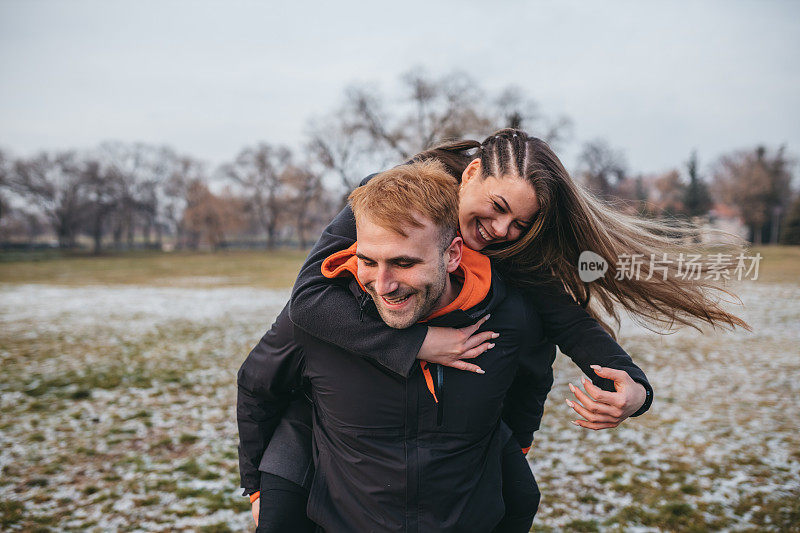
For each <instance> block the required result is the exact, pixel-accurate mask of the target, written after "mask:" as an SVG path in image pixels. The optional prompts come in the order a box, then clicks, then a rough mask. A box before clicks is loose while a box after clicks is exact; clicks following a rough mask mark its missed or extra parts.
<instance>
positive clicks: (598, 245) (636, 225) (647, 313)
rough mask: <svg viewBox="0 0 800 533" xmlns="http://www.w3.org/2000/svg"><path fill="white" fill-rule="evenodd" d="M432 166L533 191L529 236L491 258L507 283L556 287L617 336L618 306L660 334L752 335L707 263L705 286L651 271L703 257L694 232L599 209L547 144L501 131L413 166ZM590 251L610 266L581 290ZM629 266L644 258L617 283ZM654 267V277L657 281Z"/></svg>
mask: <svg viewBox="0 0 800 533" xmlns="http://www.w3.org/2000/svg"><path fill="white" fill-rule="evenodd" d="M431 158H435V159H438V160H439V161H441V162H442V163H443V164H444V166H445V168H447V170H448V171H449V172H450V173H451V174H453V175H454V176H456V178H458V179H459V180H460V179H461V174H462V172H463V171H464V169H465V168H466V166H467V165H468V164H469V163H470V161H472V160H473V159H475V158H479V159H480V160H481V174H482V176H483V177H485V176H495V177H498V178H501V177H509V176H510V177H521V178H524V179H526V180H528V182H529V183H530V184H531V185H532V186H533V189H534V191H535V192H536V196H537V198H538V200H539V205H540V209H539V212H538V213H537V215H536V218H535V220H534V222H533V225H532V226H531V228H530V229H529V230H528V231H527V232H526V233H525V235H523V236H522V238H520V239H519V240H518V241H515V242H513V243H508V244H507V245H505V246H501V247H498V248H493V249H487V250H485V253H486V255H488V256H489V257H491V258H492V260H493V263H494V264H495V265H496V266H497V267H498V268H499V269H500V270H501V271H502V272H503V273H504V275H505V276H506V278H507V279H508V280H509V281H510V282H512V283H515V284H517V285H522V286H536V285H539V284H547V283H553V282H554V281H556V280H557V282H558V283H561V284H563V286H564V287H565V288H566V290H567V291H568V292H569V293H570V294H571V295H572V297H573V298H575V300H576V301H577V302H578V303H580V304H581V305H582V306H584V307H585V308H586V310H587V311H588V312H589V314H590V315H592V317H594V318H595V319H596V320H597V321H598V322H600V323H601V324H602V325H603V326H604V327H605V329H606V330H607V331H608V332H609V333H610V334H611V335H612V336H613V335H615V331H614V329H615V328H612V326H611V323H610V321H609V317H610V318H613V319H614V322H616V325H617V326H618V325H619V321H620V319H619V310H620V307H621V308H624V309H625V310H627V311H628V312H629V314H630V315H631V316H632V318H634V319H636V320H637V321H638V322H640V323H642V324H644V325H645V326H648V327H650V328H652V329H655V330H656V331H660V332H665V331H669V330H672V329H674V328H675V327H676V326H680V325H688V326H692V327H695V328H697V327H698V326H697V322H698V321H702V322H706V323H708V324H711V325H712V326H729V327H731V328H732V327H735V326H741V327H744V328H747V329H749V326H748V325H747V323H746V322H744V321H743V320H742V319H740V318H739V317H737V316H735V315H733V314H731V313H728V312H727V311H725V310H724V309H723V303H724V302H726V301H728V300H727V299H726V298H725V297H726V296H730V297H734V298H735V296H733V295H732V294H731V293H729V292H728V291H726V290H725V289H724V288H723V287H722V286H721V285H720V283H719V282H718V281H714V280H713V276H712V279H706V276H705V275H702V274H703V273H704V272H705V268H706V267H707V264H705V263H703V262H700V263H697V264H699V265H700V269H701V270H700V272H701V276H700V279H686V278H687V276H685V275H683V276H682V275H681V272H679V268H680V266H679V264H677V263H675V262H674V261H673V262H672V263H665V262H661V263H652V262H651V257H654V258H655V259H656V261H658V260H660V259H663V254H665V253H668V254H670V256H671V257H673V258H674V257H676V255H675V254H679V253H683V254H687V255H686V257H688V254H695V255H697V254H700V255H702V254H701V250H699V249H698V248H697V247H696V246H692V245H690V244H687V243H689V242H691V241H692V240H693V238H696V237H697V230H696V229H695V228H692V227H691V226H689V225H688V224H685V223H678V222H677V221H676V222H670V223H666V222H662V221H657V220H650V219H645V218H641V217H636V216H631V215H627V214H625V213H623V212H621V211H620V210H619V209H616V208H615V207H614V206H613V205H611V204H610V203H608V202H605V201H603V200H600V199H599V198H597V197H596V196H594V195H593V194H591V193H590V192H589V191H587V190H586V189H584V188H583V187H582V186H581V185H579V184H578V183H576V182H574V181H573V180H572V178H571V177H570V176H569V174H568V173H567V171H566V170H565V169H564V166H563V165H562V164H561V161H560V160H559V159H558V156H556V154H555V153H554V152H553V151H552V150H551V149H550V147H549V146H548V145H547V143H545V142H544V141H542V140H541V139H538V138H535V137H530V136H528V135H527V134H526V133H525V132H523V131H520V130H515V129H504V130H500V131H498V132H496V133H494V134H493V135H491V136H489V137H488V138H487V139H486V140H485V141H483V142H482V143H480V142H478V141H457V142H450V143H444V144H441V145H439V146H436V147H434V148H432V149H430V150H426V151H424V152H421V153H419V154H417V155H416V156H414V160H424V159H431ZM584 251H591V252H594V253H596V254H597V255H599V256H601V257H602V258H603V259H604V260H605V261H606V263H607V264H608V271H607V272H606V273H605V275H604V276H602V277H601V278H599V279H597V280H596V281H593V282H590V283H586V282H583V281H582V280H581V279H580V275H579V271H578V258H579V256H580V254H581V252H584ZM623 257H628V258H632V257H636V258H639V259H640V263H638V265H639V268H640V272H639V275H637V276H628V275H621V276H618V275H617V265H618V261H619V260H620V258H623ZM653 264H656V265H657V269H653V270H657V272H651V266H653ZM665 269H666V279H664V277H665V275H664V272H665ZM684 274H685V273H684ZM692 277H694V276H692ZM618 278H619V279H618ZM648 278H649V279H648Z"/></svg>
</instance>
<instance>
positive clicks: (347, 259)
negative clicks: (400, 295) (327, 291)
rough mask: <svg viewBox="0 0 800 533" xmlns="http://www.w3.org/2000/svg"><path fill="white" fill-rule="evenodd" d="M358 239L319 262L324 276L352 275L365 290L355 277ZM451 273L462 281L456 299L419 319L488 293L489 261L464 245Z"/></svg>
mask: <svg viewBox="0 0 800 533" xmlns="http://www.w3.org/2000/svg"><path fill="white" fill-rule="evenodd" d="M357 249H358V242H355V243H353V244H352V245H351V246H350V247H349V248H347V249H345V250H341V251H339V252H336V253H334V254H331V255H330V256H328V257H327V258H326V259H325V260H324V261H323V262H322V275H323V276H325V277H326V278H338V277H343V276H348V275H352V276H353V277H354V278H355V279H356V281H357V282H358V284H359V286H360V287H361V288H362V289H363V290H364V291H365V292H366V288H365V287H364V285H363V284H362V283H361V280H359V279H358V258H357V257H356V250H357ZM453 275H454V276H456V277H458V278H459V279H460V281H461V290H460V291H459V293H458V295H457V296H456V298H455V300H453V301H452V302H450V303H449V304H447V305H446V306H444V307H442V308H441V309H438V310H436V311H434V312H433V313H431V314H430V315H428V316H427V317H425V318H424V319H423V320H421V321H420V322H427V321H428V320H433V319H434V318H437V317H440V316H444V315H446V314H447V313H451V312H453V311H456V310H458V309H461V310H463V311H466V310H467V309H470V308H472V307H475V306H476V305H478V304H479V303H481V302H482V301H483V300H484V298H486V296H487V295H488V294H489V289H490V288H491V286H492V265H491V263H490V262H489V258H488V257H486V256H485V255H483V254H482V253H480V252H476V251H475V250H472V249H470V248H467V247H466V246H464V247H463V249H462V254H461V263H460V264H459V265H458V267H457V268H456V270H455V272H453Z"/></svg>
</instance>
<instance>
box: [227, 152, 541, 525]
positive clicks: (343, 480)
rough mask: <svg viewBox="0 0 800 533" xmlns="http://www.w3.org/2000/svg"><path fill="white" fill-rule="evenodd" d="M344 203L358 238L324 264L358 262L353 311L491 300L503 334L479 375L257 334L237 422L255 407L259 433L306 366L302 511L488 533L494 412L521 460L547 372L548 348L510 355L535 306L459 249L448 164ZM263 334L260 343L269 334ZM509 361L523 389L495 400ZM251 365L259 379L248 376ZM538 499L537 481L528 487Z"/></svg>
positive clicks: (348, 269) (470, 311)
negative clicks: (404, 366)
mask: <svg viewBox="0 0 800 533" xmlns="http://www.w3.org/2000/svg"><path fill="white" fill-rule="evenodd" d="M436 180H439V181H438V182H437V181H436ZM442 180H446V182H445V181H442ZM448 183H449V185H450V186H449V187H448ZM351 205H352V207H353V211H354V213H355V216H356V223H357V233H358V235H357V237H358V242H357V244H356V246H355V247H354V248H353V249H350V250H346V251H344V252H342V253H339V254H334V255H333V256H331V257H330V258H329V259H328V260H327V261H326V263H325V265H324V267H323V268H325V269H326V272H327V273H328V275H329V276H331V277H333V276H340V275H351V274H357V278H355V277H354V278H351V283H350V287H351V289H352V291H353V294H354V297H356V298H358V299H359V301H360V302H361V304H362V305H361V307H362V312H365V313H371V312H377V313H378V314H380V316H381V318H382V319H383V320H384V321H385V322H386V323H387V324H389V325H390V326H392V327H395V328H405V327H408V326H410V325H412V324H414V323H416V322H417V321H419V320H421V319H424V318H426V317H427V319H428V323H429V324H430V325H443V326H456V327H458V326H465V325H469V324H473V323H474V322H475V321H476V320H477V318H478V317H480V316H482V315H483V314H484V313H485V312H487V311H491V313H492V318H491V321H490V323H489V324H488V325H487V327H491V329H492V330H493V331H497V332H499V333H500V336H499V338H497V339H495V344H496V346H495V347H494V348H493V349H492V350H490V351H489V352H488V353H487V354H485V355H484V356H481V357H480V358H479V364H480V366H481V367H483V368H484V369H485V370H486V372H487V373H486V375H484V376H480V375H476V374H472V373H465V372H458V371H452V369H449V368H445V369H443V368H441V367H437V368H435V369H434V372H430V369H429V368H427V367H425V366H423V365H419V366H417V367H414V368H413V369H412V371H411V372H410V374H408V375H407V376H404V375H397V374H393V373H391V372H388V371H387V370H386V368H383V367H382V366H380V365H378V364H376V363H375V362H373V361H370V360H367V359H365V358H362V357H360V356H359V355H357V354H354V353H349V352H347V351H346V350H344V349H342V348H339V347H336V346H333V345H330V344H327V343H325V342H322V341H320V340H318V339H316V338H314V337H312V336H310V335H308V334H306V333H303V332H301V331H299V330H296V331H294V338H295V340H297V342H298V344H299V345H301V346H302V348H303V350H300V349H291V350H289V349H287V350H283V351H281V350H272V352H273V353H271V354H268V352H269V350H259V347H261V346H262V344H264V339H262V343H261V344H259V347H257V348H256V350H254V353H256V355H259V357H256V358H255V359H253V361H255V360H256V359H258V361H259V363H258V364H257V365H256V364H250V365H248V361H250V359H251V358H252V357H253V353H251V356H250V357H248V361H246V362H245V365H243V367H242V371H240V376H239V377H240V417H239V418H240V434H244V433H246V434H248V435H252V434H254V431H250V430H248V431H246V432H242V431H241V428H242V421H243V419H244V420H245V422H247V419H248V418H249V419H259V420H261V422H259V423H257V424H255V426H254V427H255V429H260V430H261V431H262V434H264V435H265V437H264V438H265V439H266V440H267V441H269V438H270V434H271V431H272V430H274V427H275V419H276V414H277V413H280V412H281V410H282V409H283V408H284V407H285V405H286V404H287V403H288V400H289V398H290V395H291V393H292V391H296V390H299V389H301V388H302V383H301V382H302V378H303V377H305V378H307V379H308V380H309V381H310V383H311V393H312V395H313V399H314V422H313V425H314V457H315V463H316V467H317V468H316V474H315V476H314V479H313V484H312V487H311V494H310V498H309V503H308V513H309V516H310V517H311V518H312V519H314V520H315V521H317V522H318V523H319V524H320V525H322V526H323V527H324V528H325V529H329V530H331V531H370V530H395V529H403V530H422V531H461V530H466V531H489V530H491V529H492V528H493V527H494V526H495V525H496V524H497V522H498V521H499V520H500V518H501V517H502V516H503V498H502V497H501V488H500V469H501V467H500V463H501V458H502V456H503V453H502V451H503V448H504V447H506V445H507V444H508V443H509V442H512V441H511V440H510V439H509V437H510V431H509V430H508V428H506V427H505V426H504V425H502V424H500V417H501V414H503V415H504V418H505V419H506V420H507V421H508V422H509V424H510V425H512V426H515V430H517V434H516V435H515V436H516V437H517V439H518V440H517V442H518V443H519V444H517V443H516V442H514V443H513V446H512V451H513V448H514V447H516V450H517V451H516V456H517V458H519V459H521V460H522V461H523V464H524V459H522V454H521V453H519V451H518V450H519V448H520V447H521V446H526V445H528V444H530V438H531V437H530V435H531V434H532V432H533V431H534V430H535V429H536V428H537V427H538V419H539V417H540V416H541V407H542V404H543V401H544V397H545V396H546V394H547V391H549V388H550V385H551V383H552V374H548V373H547V372H544V373H543V374H542V373H541V372H540V371H541V369H542V368H546V369H548V370H549V367H550V363H552V359H550V360H548V361H544V362H543V361H532V360H530V357H527V358H526V357H522V358H521V357H520V355H519V354H525V355H527V354H530V353H531V350H530V348H531V347H532V346H533V345H534V344H535V343H537V342H539V341H540V340H541V331H540V329H539V328H538V326H537V324H538V321H537V317H536V316H533V315H531V312H530V311H529V309H528V308H526V306H525V305H523V303H522V301H521V299H520V298H519V297H518V296H516V295H509V294H507V292H506V290H505V287H504V286H503V284H502V282H501V281H500V280H499V279H497V278H496V277H494V276H492V274H491V272H490V268H489V264H488V260H487V259H486V258H485V257H484V256H481V255H480V254H475V253H469V251H468V250H466V251H464V250H463V248H462V244H461V239H460V237H457V236H456V227H457V226H456V225H457V196H456V186H455V183H454V182H452V178H450V177H449V176H447V175H446V174H445V173H443V172H441V171H440V170H439V171H437V169H435V168H433V167H432V166H431V165H427V166H425V165H419V164H417V165H405V166H403V167H398V168H397V169H394V170H392V171H388V172H386V173H384V174H382V175H379V176H378V177H376V178H374V179H373V180H372V181H371V182H370V183H369V184H368V185H367V186H365V187H362V188H360V189H358V190H357V191H355V192H354V193H353V195H351ZM462 254H466V256H465V257H466V259H465V261H464V262H463V263H462V261H461V259H462ZM284 313H285V311H284ZM331 319H332V320H335V317H331ZM280 321H281V320H280V317H279V322H280ZM273 329H275V328H273ZM353 334H354V335H355V334H358V332H353ZM268 335H270V334H268ZM265 339H266V340H267V343H266V344H270V343H271V342H272V341H273V340H275V339H274V338H268V337H267V336H265ZM272 344H273V345H275V346H278V345H279V344H280V343H272ZM412 359H413V354H412ZM520 363H522V369H523V375H526V373H525V372H524V370H525V367H526V366H528V367H529V368H535V369H537V370H536V371H539V372H540V374H538V375H537V374H536V371H529V372H527V376H529V378H528V379H527V380H524V381H525V382H524V384H523V385H524V386H523V387H521V388H520V389H521V390H523V391H525V394H516V395H514V396H513V398H514V400H515V401H513V402H506V404H505V405H504V397H505V396H506V392H507V391H508V390H509V388H510V387H511V385H512V382H513V381H514V379H515V376H516V377H517V379H519V373H518V366H519V365H520ZM543 363H544V364H543ZM256 367H258V368H257V370H256ZM256 372H257V373H258V376H259V379H252V377H251V375H254V374H255V373H256ZM434 375H435V377H434ZM530 376H534V377H535V378H536V379H534V380H531V379H530ZM537 380H538V383H537ZM243 389H244V390H245V391H246V392H247V391H254V390H255V389H258V391H257V392H258V394H259V395H260V396H261V397H262V398H270V399H271V400H270V401H268V402H266V403H264V402H263V401H262V402H261V406H260V407H258V408H257V409H256V408H251V407H250V406H252V402H249V401H247V400H246V401H244V402H243V401H242V390H243ZM243 405H244V409H242V407H243ZM243 411H244V415H245V416H242V414H243ZM248 411H249V412H248ZM259 424H260V425H259ZM255 440H257V439H255ZM526 442H527V444H526ZM273 444H274V442H271V443H270V447H272V446H273ZM261 445H262V446H261V448H260V449H261V450H263V443H261ZM248 448H252V449H254V450H258V449H259V446H258V445H253V446H251V445H250V444H247V443H246V442H245V437H243V441H242V447H241V448H240V457H241V456H242V453H241V452H242V450H243V449H248ZM244 455H247V454H244ZM251 455H252V456H253V457H249V458H247V457H245V460H244V461H243V463H242V464H245V465H246V464H247V463H248V462H249V463H250V464H257V462H256V463H254V459H256V455H257V454H256V453H253V454H251ZM274 455H275V454H273V457H274ZM265 457H266V455H265ZM288 463H292V461H288ZM261 466H262V467H263V466H264V465H263V463H262V465H261ZM285 467H286V466H285V465H282V464H273V465H268V467H267V468H261V469H262V470H265V471H266V472H270V473H274V474H277V475H278V476H279V477H282V478H285V479H297V477H298V472H293V473H292V472H288V473H286V474H284V473H283V471H282V470H281V469H282V468H285ZM524 467H525V468H527V465H524ZM528 473H529V471H528ZM300 475H301V478H302V473H300ZM242 484H243V486H245V487H248V486H256V487H257V485H254V482H253V481H252V480H247V479H246V475H245V469H244V468H243V482H242ZM262 486H263V485H262ZM534 487H535V485H534ZM251 490H252V489H251ZM262 498H263V495H262ZM536 498H538V493H536V494H533V495H532V499H533V500H535V499H536ZM536 503H538V501H533V512H535V504H536ZM530 519H532V514H531V515H530ZM529 524H530V520H528V525H529ZM526 530H527V528H526Z"/></svg>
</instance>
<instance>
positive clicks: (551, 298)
mask: <svg viewBox="0 0 800 533" xmlns="http://www.w3.org/2000/svg"><path fill="white" fill-rule="evenodd" d="M368 179H369V178H367V179H366V180H364V181H363V182H362V184H363V183H365V182H366V181H367V180H368ZM355 224H356V223H355V218H354V217H353V212H352V211H351V210H350V208H349V207H345V208H344V209H343V210H342V211H341V212H340V213H339V214H338V215H337V216H336V218H334V219H333V221H331V223H330V224H329V225H328V227H326V228H325V230H324V231H323V232H322V235H321V236H320V238H319V240H317V243H316V244H315V245H314V248H313V249H312V250H311V252H310V253H309V255H308V257H307V258H306V261H305V263H303V266H302V267H301V268H300V273H299V274H298V276H297V281H296V282H295V285H294V288H293V289H292V296H291V300H290V303H291V306H290V317H291V320H292V322H293V323H294V324H295V325H296V326H298V327H299V328H300V329H302V330H304V331H306V332H307V333H310V334H311V335H313V336H315V337H318V338H320V339H322V340H324V341H326V342H330V343H332V344H334V345H336V346H339V347H341V348H344V349H345V350H347V351H349V352H352V353H355V354H358V355H361V356H363V357H367V358H370V359H374V360H376V361H377V362H378V363H380V364H381V365H383V366H384V367H386V368H387V369H388V370H390V371H392V372H396V373H398V374H400V375H403V376H407V375H408V373H409V372H410V371H411V368H412V367H413V366H414V363H415V362H416V354H417V353H419V349H420V347H421V346H422V342H423V341H424V340H425V335H426V334H427V326H426V325H424V324H416V325H414V326H411V327H410V328H406V329H403V330H396V329H392V328H390V327H389V326H387V325H386V324H385V323H384V322H383V321H382V320H380V318H379V317H368V316H361V313H360V309H359V306H358V303H357V302H356V301H354V300H353V298H352V296H351V294H350V293H349V291H348V290H347V288H346V284H347V281H343V280H337V279H333V280H332V279H329V278H326V277H325V276H323V275H322V271H321V267H322V262H323V261H324V260H325V259H326V258H327V257H328V256H330V255H331V254H333V253H334V252H338V251H339V250H344V249H345V248H347V247H349V246H351V245H352V244H353V243H354V242H355V241H356V225H355ZM512 290H513V289H512ZM524 297H525V299H526V301H527V302H528V303H529V304H530V305H532V306H533V308H534V309H535V310H536V313H537V314H538V316H539V317H540V319H541V322H542V326H543V328H544V334H545V337H546V340H545V341H543V342H542V343H541V345H540V347H539V349H540V350H541V351H542V352H543V353H547V354H549V355H550V356H551V357H550V364H548V365H547V368H544V367H543V368H540V369H539V370H538V372H537V374H538V375H539V376H540V378H541V379H543V380H545V381H547V380H548V379H549V380H550V381H552V370H551V368H550V367H551V364H552V362H553V361H554V360H555V354H556V351H555V346H554V345H558V347H559V348H560V349H561V351H562V352H563V353H565V354H566V355H568V356H569V357H570V358H571V359H572V360H573V362H574V363H575V364H576V365H578V367H580V369H581V370H582V371H583V373H584V374H586V375H587V376H588V377H589V378H590V379H591V380H592V383H594V384H596V385H597V386H598V387H600V388H602V389H605V390H609V391H613V390H614V383H613V381H611V380H609V379H605V378H601V377H600V376H598V375H597V374H595V373H594V370H592V369H591V368H590V367H589V366H590V365H600V366H604V367H609V368H616V369H618V370H624V371H626V372H627V373H628V374H629V375H630V376H631V378H632V379H633V380H634V381H637V382H639V383H641V384H642V385H643V386H644V388H645V389H646V390H647V400H646V401H645V403H644V404H643V405H642V407H641V409H639V411H638V412H636V413H634V415H633V416H639V415H641V414H643V413H644V412H646V411H647V410H648V409H649V408H650V405H651V403H652V400H653V388H652V387H651V386H650V383H649V382H648V381H647V377H646V376H645V374H644V372H642V370H641V369H640V368H639V367H638V366H636V364H635V363H634V362H633V360H632V359H631V357H630V356H629V355H628V354H627V353H626V352H625V350H623V349H622V347H621V346H620V345H619V344H617V342H616V341H615V340H614V339H613V338H612V337H611V336H610V335H609V334H608V332H607V331H606V330H605V329H603V327H602V326H601V325H600V324H599V323H598V322H597V321H596V320H595V319H593V318H592V317H591V316H590V315H589V313H587V312H586V310H585V309H583V308H582V307H581V306H579V305H578V304H577V303H576V302H575V300H574V299H573V298H572V297H571V296H570V295H569V294H567V292H566V291H565V290H564V289H563V287H560V286H558V285H557V284H550V285H547V286H541V287H537V288H532V289H528V290H526V291H525V296H524ZM353 332H358V334H357V335H354V334H353ZM546 374H549V375H550V376H551V377H550V378H547V376H546ZM548 390H549V387H548ZM537 429H538V426H537Z"/></svg>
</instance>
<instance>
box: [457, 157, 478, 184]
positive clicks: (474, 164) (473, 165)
mask: <svg viewBox="0 0 800 533" xmlns="http://www.w3.org/2000/svg"><path fill="white" fill-rule="evenodd" d="M480 173H481V160H480V158H477V157H476V158H475V159H473V160H472V161H470V163H469V165H467V168H465V169H464V172H462V173H461V185H466V184H467V183H468V182H469V180H471V179H472V178H474V177H476V176H479V175H480Z"/></svg>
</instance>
